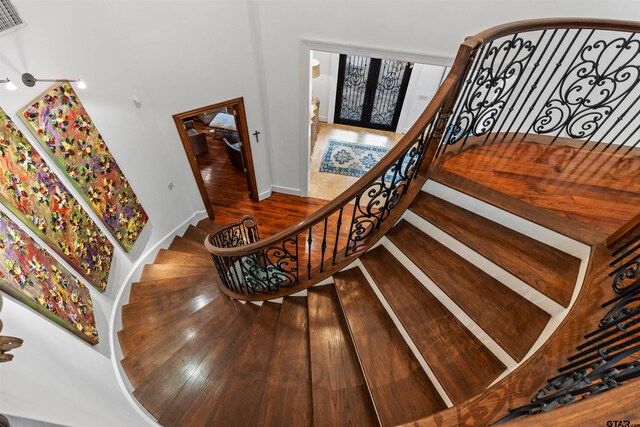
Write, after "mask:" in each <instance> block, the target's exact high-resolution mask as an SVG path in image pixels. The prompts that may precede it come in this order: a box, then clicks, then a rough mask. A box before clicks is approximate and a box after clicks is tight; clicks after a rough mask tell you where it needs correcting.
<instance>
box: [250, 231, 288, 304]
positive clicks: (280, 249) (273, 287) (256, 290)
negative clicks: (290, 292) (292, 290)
mask: <svg viewBox="0 0 640 427" xmlns="http://www.w3.org/2000/svg"><path fill="white" fill-rule="evenodd" d="M240 260H241V261H240V265H241V270H242V274H243V278H244V285H245V286H246V288H247V291H248V293H249V295H253V294H264V293H271V292H276V291H277V290H278V289H281V288H289V287H292V286H295V285H297V284H298V254H297V243H296V239H295V238H291V239H287V240H284V241H283V242H282V243H281V244H279V245H278V246H272V247H270V248H269V249H266V250H265V251H264V252H258V253H253V254H250V255H247V256H244V257H242V258H241V259H240Z"/></svg>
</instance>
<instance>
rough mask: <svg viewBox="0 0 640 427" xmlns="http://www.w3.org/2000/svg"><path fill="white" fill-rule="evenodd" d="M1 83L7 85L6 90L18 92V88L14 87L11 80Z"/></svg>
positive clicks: (1, 81)
mask: <svg viewBox="0 0 640 427" xmlns="http://www.w3.org/2000/svg"><path fill="white" fill-rule="evenodd" d="M0 83H6V85H5V87H4V88H5V89H7V90H16V89H18V86H16V85H14V84H13V82H12V81H11V80H9V79H8V78H7V79H5V80H0Z"/></svg>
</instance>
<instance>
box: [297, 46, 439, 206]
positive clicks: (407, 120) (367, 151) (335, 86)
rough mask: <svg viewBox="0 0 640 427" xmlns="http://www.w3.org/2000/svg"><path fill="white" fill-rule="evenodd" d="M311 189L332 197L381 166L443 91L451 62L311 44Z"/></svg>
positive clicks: (314, 193) (311, 192) (312, 194)
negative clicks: (412, 59)
mask: <svg viewBox="0 0 640 427" xmlns="http://www.w3.org/2000/svg"><path fill="white" fill-rule="evenodd" d="M311 67H312V69H311V81H310V86H311V102H310V104H311V107H310V115H311V120H310V123H311V131H310V138H311V140H310V144H309V145H310V153H311V156H310V164H309V186H308V195H309V196H310V197H316V198H320V199H324V200H332V199H334V198H335V197H337V196H338V195H339V194H340V193H342V192H343V191H344V190H346V189H347V188H349V187H350V186H351V185H352V184H354V183H355V182H356V181H357V180H358V179H359V178H360V177H361V176H362V175H364V174H365V173H366V172H368V171H369V170H370V169H371V168H372V167H373V166H375V165H376V164H377V163H378V162H379V161H380V159H382V157H384V155H385V154H386V153H387V152H388V151H389V150H390V149H391V148H393V146H394V145H395V144H396V143H397V142H398V141H400V139H401V138H402V137H403V135H404V134H405V133H406V132H407V131H408V130H409V128H410V127H411V126H412V125H413V123H414V122H415V121H416V119H417V118H418V117H419V115H420V114H421V113H422V111H424V109H425V108H426V106H427V105H428V104H429V102H430V101H431V98H432V97H433V96H434V95H435V93H436V92H437V90H438V88H439V86H440V84H441V82H442V80H443V79H444V77H445V75H446V71H447V67H445V66H443V65H428V64H420V63H416V62H410V61H406V60H400V59H393V58H386V59H385V58H372V57H367V56H362V55H351V54H342V53H335V52H328V51H320V50H311Z"/></svg>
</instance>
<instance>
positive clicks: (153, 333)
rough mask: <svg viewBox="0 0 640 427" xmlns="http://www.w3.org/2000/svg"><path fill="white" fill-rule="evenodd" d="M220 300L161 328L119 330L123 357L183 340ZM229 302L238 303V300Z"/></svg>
mask: <svg viewBox="0 0 640 427" xmlns="http://www.w3.org/2000/svg"><path fill="white" fill-rule="evenodd" d="M220 300H224V299H223V298H216V299H214V300H213V301H211V302H210V303H209V304H207V305H206V306H204V307H202V308H201V309H200V310H198V311H196V312H194V313H191V314H190V315H188V316H185V317H182V318H181V319H178V320H176V321H175V322H172V323H170V324H168V325H164V326H163V327H162V328H153V329H149V330H145V331H142V332H141V333H134V331H133V330H131V329H127V330H125V329H122V330H120V331H119V332H118V339H119V341H120V347H121V349H122V353H123V354H124V355H125V357H127V356H132V357H134V355H135V354H136V353H138V352H140V353H144V352H146V351H151V350H150V349H151V348H152V347H154V346H159V345H162V344H163V343H165V342H167V341H169V342H184V341H185V340H187V339H188V337H189V334H190V333H191V332H192V331H193V328H192V326H193V325H200V324H203V323H206V321H207V319H209V318H210V317H211V316H213V314H214V312H215V310H216V308H217V306H218V304H219V303H218V302H216V301H220ZM231 303H232V304H240V303H239V302H231Z"/></svg>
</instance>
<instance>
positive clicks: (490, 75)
mask: <svg viewBox="0 0 640 427" xmlns="http://www.w3.org/2000/svg"><path fill="white" fill-rule="evenodd" d="M517 37H518V33H516V34H514V35H513V37H512V38H511V40H510V41H507V42H504V43H502V44H501V45H500V46H498V47H497V48H495V50H494V53H495V57H496V58H497V57H498V54H499V53H500V51H501V50H503V49H504V51H505V53H504V55H503V57H502V61H500V65H498V68H497V69H496V70H495V75H494V70H493V68H492V67H488V68H486V69H485V70H487V82H486V85H485V84H482V85H481V87H482V86H484V87H486V92H485V94H484V98H483V99H482V102H481V103H480V104H478V114H477V115H476V116H475V117H474V118H473V124H472V125H471V127H470V128H469V130H470V132H467V134H466V135H465V136H464V140H463V141H462V147H461V148H464V146H465V144H466V143H467V139H468V138H469V134H473V135H474V136H480V135H482V132H480V133H478V132H477V131H476V126H477V124H478V121H480V119H481V118H482V116H483V115H484V114H485V112H486V111H487V110H486V107H488V106H489V104H491V103H487V98H488V97H489V93H491V92H492V88H493V87H494V86H495V85H497V78H498V77H497V76H499V75H500V72H501V70H502V66H503V65H504V62H505V61H506V60H507V56H508V53H509V50H510V46H511V45H513V43H514V41H515V40H516V38H517ZM491 43H492V44H493V42H491ZM491 49H494V48H491V47H490V48H489V52H491ZM492 65H493V64H492ZM483 109H485V111H483ZM469 111H470V112H471V111H473V110H469ZM490 114H491V113H490Z"/></svg>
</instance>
